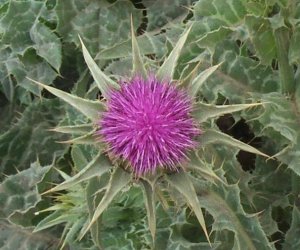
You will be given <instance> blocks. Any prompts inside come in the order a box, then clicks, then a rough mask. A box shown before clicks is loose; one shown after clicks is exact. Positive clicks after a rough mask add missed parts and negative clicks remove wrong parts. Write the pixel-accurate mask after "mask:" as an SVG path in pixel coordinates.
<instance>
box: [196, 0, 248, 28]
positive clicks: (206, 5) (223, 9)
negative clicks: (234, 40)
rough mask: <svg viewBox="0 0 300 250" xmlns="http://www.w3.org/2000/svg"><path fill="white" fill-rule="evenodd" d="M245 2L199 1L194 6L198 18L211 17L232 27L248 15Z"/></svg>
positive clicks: (232, 0)
mask: <svg viewBox="0 0 300 250" xmlns="http://www.w3.org/2000/svg"><path fill="white" fill-rule="evenodd" d="M244 4H245V1H243V0H229V1H223V0H214V1H211V0H199V1H198V2H197V3H196V4H195V6H194V15H195V16H196V18H203V17H210V18H211V19H212V18H214V19H216V20H220V21H222V22H223V23H224V24H227V25H232V24H236V23H238V22H239V21H240V20H242V19H243V18H244V16H245V15H246V13H247V12H246V7H245V6H244Z"/></svg>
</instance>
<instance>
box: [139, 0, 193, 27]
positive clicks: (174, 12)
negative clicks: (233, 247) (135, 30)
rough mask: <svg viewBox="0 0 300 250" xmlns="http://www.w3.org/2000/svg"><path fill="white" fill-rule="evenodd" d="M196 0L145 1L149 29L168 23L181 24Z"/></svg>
mask: <svg viewBox="0 0 300 250" xmlns="http://www.w3.org/2000/svg"><path fill="white" fill-rule="evenodd" d="M194 2H196V0H164V1H145V2H144V3H143V4H144V5H145V7H146V9H147V19H148V23H147V31H153V30H158V29H160V28H162V27H165V26H167V25H175V24H177V23H178V24H180V23H181V22H182V21H183V20H184V19H185V18H186V16H187V15H188V8H189V6H192V4H193V3H194Z"/></svg>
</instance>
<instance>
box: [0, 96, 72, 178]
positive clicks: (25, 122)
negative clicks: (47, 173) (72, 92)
mask: <svg viewBox="0 0 300 250" xmlns="http://www.w3.org/2000/svg"><path fill="white" fill-rule="evenodd" d="M64 115H65V114H64V106H63V105H62V104H61V102H59V100H54V99H51V100H42V101H41V102H33V103H32V104H31V105H30V106H28V107H27V108H26V109H25V111H24V112H23V113H22V115H21V117H20V119H19V120H18V121H17V122H16V123H15V124H14V125H12V126H11V128H10V129H9V130H7V131H6V132H5V133H3V134H1V135H0V172H1V173H3V174H7V175H10V174H13V173H15V172H16V169H17V170H18V171H22V170H23V169H26V168H28V167H29V166H30V163H32V162H34V161H36V159H39V162H40V163H41V165H49V164H51V163H52V162H53V160H55V159H57V158H59V157H61V156H62V155H64V154H65V152H66V150H67V149H68V146H67V145H62V144H58V143H57V141H59V140H64V139H66V138H65V136H64V135H62V134H58V133H53V132H50V131H49V129H50V128H52V127H53V126H54V125H56V124H57V123H58V122H59V120H60V119H62V118H63V117H64ZM2 178H3V176H0V179H2Z"/></svg>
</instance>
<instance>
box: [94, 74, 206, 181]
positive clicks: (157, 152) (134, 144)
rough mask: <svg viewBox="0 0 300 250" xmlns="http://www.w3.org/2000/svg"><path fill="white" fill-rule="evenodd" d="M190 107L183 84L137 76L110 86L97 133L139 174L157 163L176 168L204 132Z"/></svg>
mask: <svg viewBox="0 0 300 250" xmlns="http://www.w3.org/2000/svg"><path fill="white" fill-rule="evenodd" d="M191 109H192V102H191V99H190V98H189V96H188V95H187V93H186V92H185V91H184V90H180V89H178V88H176V86H174V85H173V84H170V83H169V82H161V81H159V80H157V79H156V78H155V77H154V76H150V77H149V78H148V79H146V80H144V79H143V78H142V77H134V78H133V79H132V80H131V81H130V82H122V83H121V89H120V90H113V91H111V93H110V97H109V98H108V100H107V111H106V112H104V114H102V117H101V120H99V127H100V129H99V131H98V134H99V135H101V137H102V139H103V140H104V142H106V143H107V144H108V146H109V151H110V152H112V153H113V154H114V155H115V156H117V157H120V158H122V159H123V160H126V161H128V162H129V163H130V166H131V167H132V171H133V172H134V173H135V174H136V175H137V176H140V175H142V174H145V173H148V172H152V173H153V172H154V171H155V170H156V168H158V167H161V168H168V169H172V170H176V169H177V167H178V165H179V164H180V163H182V161H183V160H184V159H185V158H186V153H187V151H188V150H190V149H192V148H193V147H195V141H194V138H195V136H197V135H199V134H200V132H201V131H200V129H199V128H197V126H196V125H195V122H194V121H193V119H192V117H191V116H190V112H191Z"/></svg>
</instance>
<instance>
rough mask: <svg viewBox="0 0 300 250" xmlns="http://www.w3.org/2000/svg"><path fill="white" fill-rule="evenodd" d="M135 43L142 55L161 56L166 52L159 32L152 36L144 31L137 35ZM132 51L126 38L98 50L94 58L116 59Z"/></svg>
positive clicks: (130, 44)
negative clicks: (123, 40)
mask: <svg viewBox="0 0 300 250" xmlns="http://www.w3.org/2000/svg"><path fill="white" fill-rule="evenodd" d="M137 43H138V46H139V49H140V53H141V54H142V55H148V54H155V55H156V56H157V57H159V58H161V57H162V56H163V55H164V54H165V53H166V47H165V37H164V36H162V35H161V34H158V35H156V36H152V35H150V34H148V33H144V34H143V35H140V36H138V37H137ZM131 52H132V41H131V40H127V41H125V42H121V43H118V44H116V45H114V46H112V47H108V48H106V49H104V50H102V51H100V52H99V53H98V54H97V56H96V59H100V58H101V59H102V60H104V59H108V60H110V59H116V58H122V57H128V56H130V55H131Z"/></svg>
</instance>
